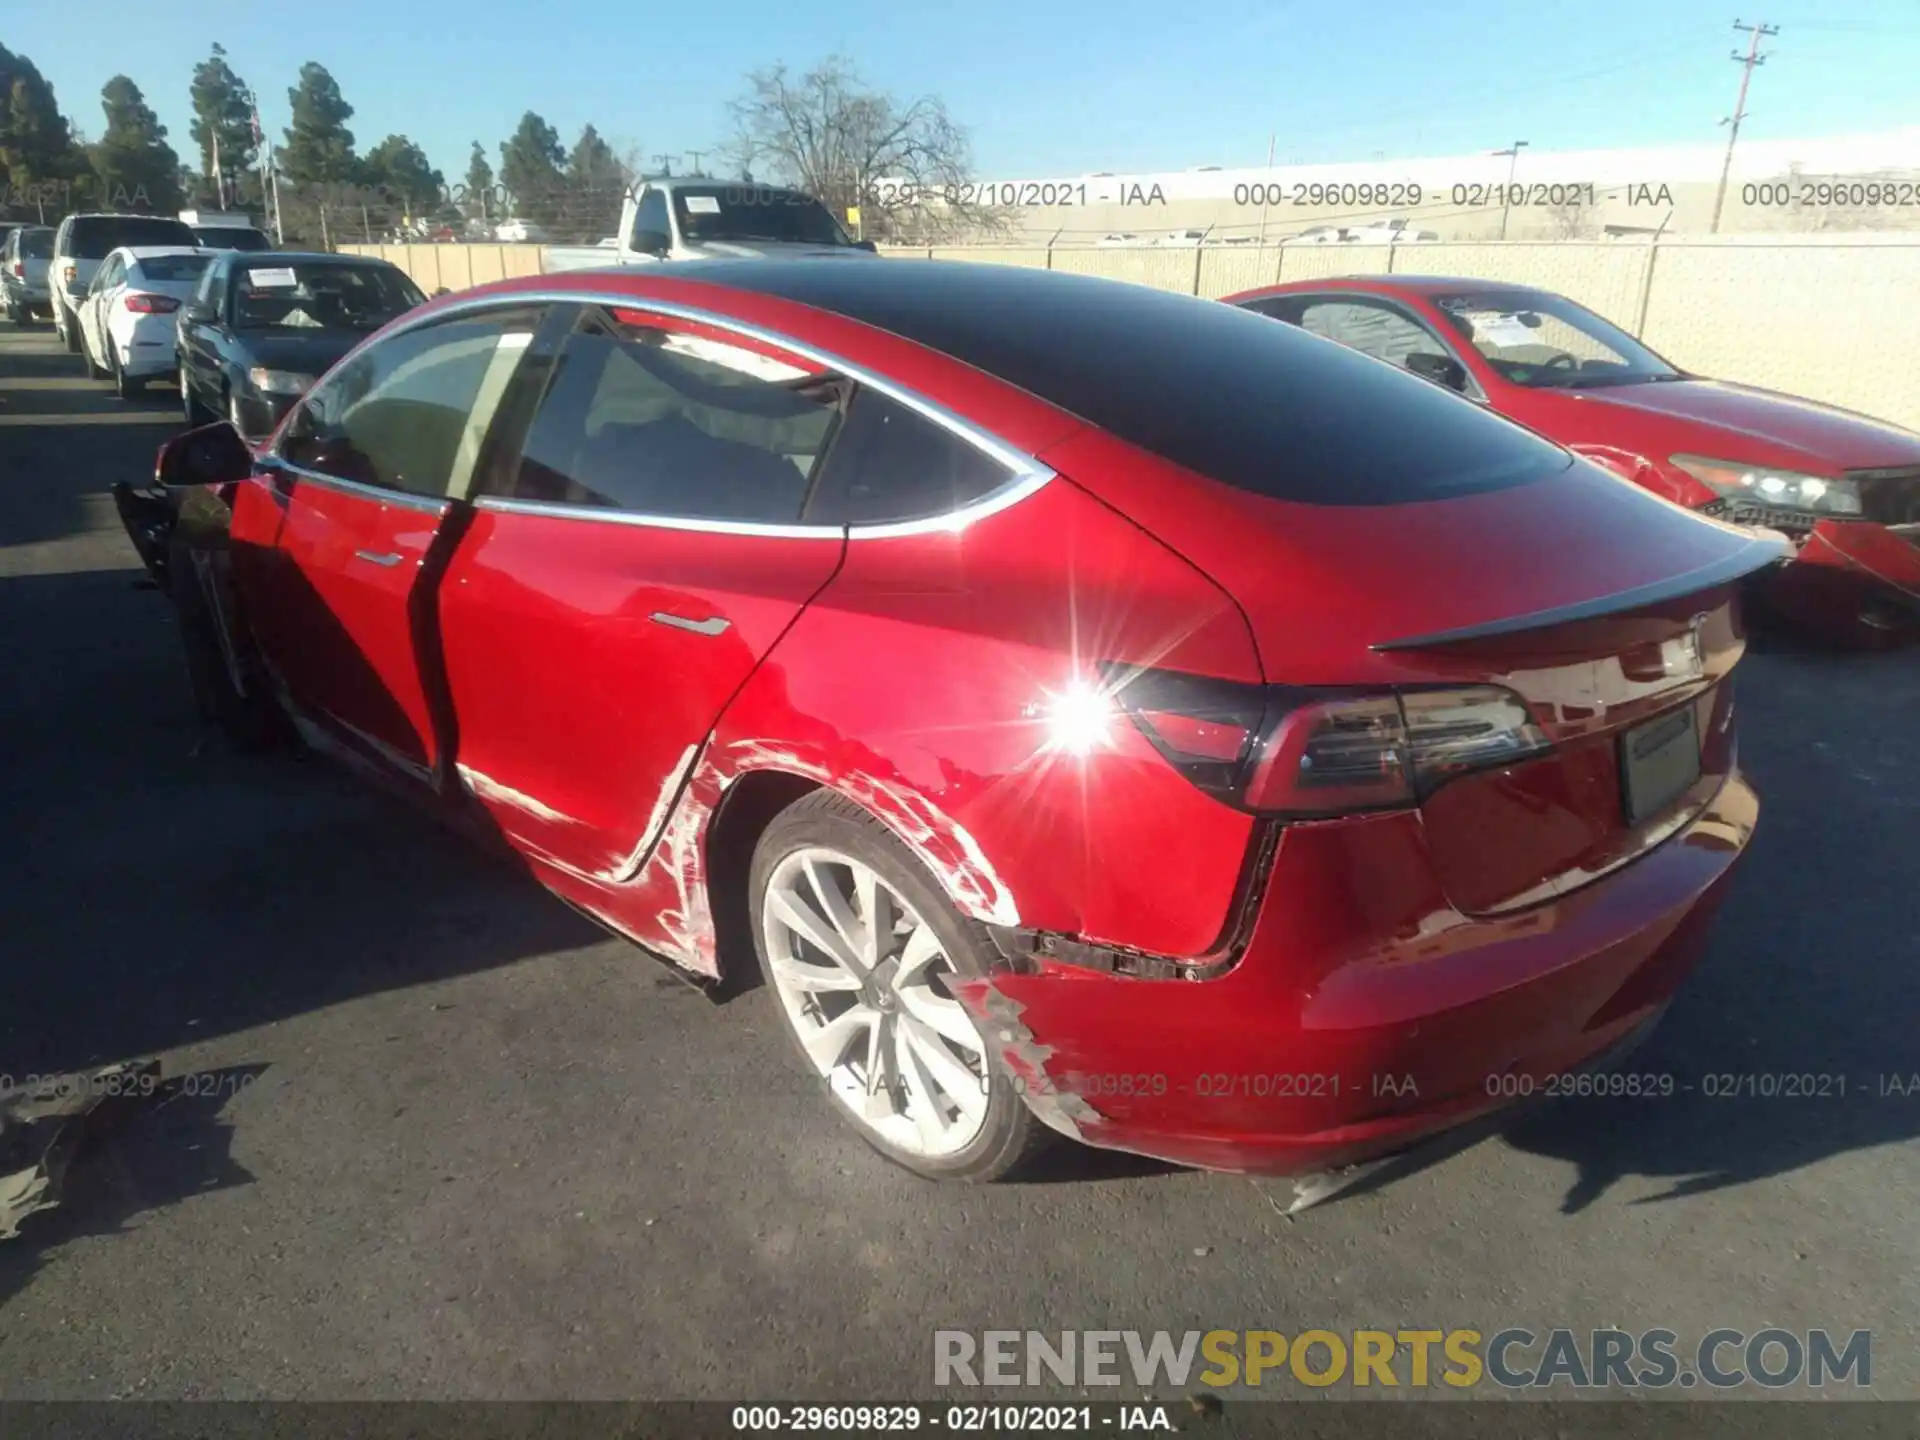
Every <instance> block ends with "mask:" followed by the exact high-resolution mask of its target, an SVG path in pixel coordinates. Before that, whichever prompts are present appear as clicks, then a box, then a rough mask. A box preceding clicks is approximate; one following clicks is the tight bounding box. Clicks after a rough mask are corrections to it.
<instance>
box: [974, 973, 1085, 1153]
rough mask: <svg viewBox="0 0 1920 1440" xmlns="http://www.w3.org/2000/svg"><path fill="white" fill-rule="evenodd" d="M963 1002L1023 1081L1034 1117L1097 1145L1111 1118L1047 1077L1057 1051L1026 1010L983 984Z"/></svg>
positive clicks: (976, 985) (1053, 1077) (1022, 1089)
mask: <svg viewBox="0 0 1920 1440" xmlns="http://www.w3.org/2000/svg"><path fill="white" fill-rule="evenodd" d="M960 998H961V999H962V1000H964V1001H967V1002H969V1008H971V1009H972V1010H973V1011H974V1018H975V1019H977V1020H978V1021H980V1022H981V1025H982V1028H983V1030H984V1032H985V1034H986V1036H987V1039H988V1042H989V1043H990V1044H993V1045H996V1046H998V1047H999V1050H1000V1057H1001V1059H1002V1061H1003V1062H1004V1063H1005V1064H1006V1067H1007V1068H1008V1069H1009V1070H1011V1071H1012V1072H1013V1076H1014V1079H1015V1080H1016V1081H1018V1082H1019V1090H1020V1094H1021V1097H1022V1098H1023V1099H1024V1100H1025V1101H1026V1103H1027V1108H1028V1109H1029V1110H1031V1111H1032V1112H1033V1115H1034V1118H1035V1119H1036V1120H1038V1121H1039V1122H1040V1123H1041V1124H1042V1125H1045V1126H1046V1127H1047V1128H1048V1129H1050V1130H1057V1131H1058V1132H1059V1133H1060V1134H1062V1135H1065V1136H1066V1137H1067V1138H1068V1139H1070V1140H1079V1141H1081V1142H1083V1143H1085V1142H1090V1141H1092V1140H1093V1138H1094V1132H1097V1131H1098V1129H1099V1127H1100V1126H1101V1125H1103V1124H1105V1123H1106V1117H1105V1116H1103V1115H1102V1114H1101V1113H1100V1112H1099V1111H1098V1110H1096V1109H1095V1108H1094V1107H1093V1106H1092V1105H1091V1104H1090V1103H1089V1102H1088V1101H1087V1099H1086V1097H1085V1096H1083V1095H1080V1094H1077V1093H1076V1092H1074V1091H1072V1090H1070V1089H1068V1088H1066V1087H1065V1086H1064V1085H1062V1084H1061V1083H1060V1079H1059V1077H1058V1076H1056V1075H1053V1074H1051V1073H1049V1072H1048V1070H1047V1061H1048V1060H1050V1059H1052V1058H1053V1047H1052V1046H1051V1045H1043V1044H1041V1043H1040V1042H1039V1041H1038V1040H1036V1039H1035V1038H1034V1035H1033V1031H1031V1030H1029V1029H1028V1028H1027V1025H1026V1022H1025V1021H1024V1020H1022V1019H1021V1018H1020V1016H1021V1012H1022V1011H1023V1010H1024V1009H1025V1008H1026V1007H1024V1006H1023V1005H1021V1004H1020V1002H1019V1001H1017V1000H1015V999H1013V998H1012V997H1011V996H1008V995H1006V994H1003V993H1002V992H1001V991H999V990H995V989H993V988H992V987H991V985H987V986H985V987H984V988H983V987H982V986H981V983H980V982H978V981H975V982H974V983H973V984H971V985H965V986H962V987H961V991H960Z"/></svg>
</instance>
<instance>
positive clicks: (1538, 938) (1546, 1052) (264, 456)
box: [128, 261, 1785, 1179]
mask: <svg viewBox="0 0 1920 1440" xmlns="http://www.w3.org/2000/svg"><path fill="white" fill-rule="evenodd" d="M160 479H161V480H162V482H163V483H164V484H165V486H166V489H165V491H164V494H165V495H166V496H168V497H171V498H172V500H173V501H174V505H173V508H171V509H169V511H168V514H169V515H170V516H174V517H175V520H171V521H168V522H167V523H162V522H161V521H160V520H158V519H156V517H155V512H154V511H153V510H152V509H151V502H150V501H146V500H143V499H140V498H139V497H135V500H134V502H132V503H129V507H128V513H129V519H130V529H132V531H133V532H134V535H135V539H136V543H137V544H139V545H140V546H141V547H142V549H143V552H144V553H146V554H148V555H149V557H150V558H152V559H153V560H154V561H155V563H156V566H159V565H160V563H161V562H162V560H163V559H165V558H169V557H170V560H171V563H168V564H165V566H164V569H165V573H166V574H167V575H168V576H169V577H170V582H169V589H170V592H171V594H172V596H173V598H174V600H175V602H176V603H177V604H178V605H179V606H180V607H181V615H182V623H183V628H184V630H185V632H186V633H187V635H188V636H189V641H190V643H189V653H190V656H191V657H194V658H195V659H196V663H195V666H194V673H195V675H196V677H197V684H198V686H199V688H200V693H201V696H202V698H203V700H204V701H205V702H206V703H207V704H208V705H209V706H210V707H211V709H212V711H213V713H214V714H215V715H217V716H218V717H219V718H220V719H221V720H222V721H223V722H224V723H225V724H226V726H227V727H228V728H229V729H230V730H231V731H232V732H233V733H234V734H235V735H236V736H249V735H258V734H261V733H265V732H266V730H267V729H268V728H270V727H271V726H272V725H277V724H278V723H279V721H278V719H276V718H275V717H280V716H285V717H290V718H291V720H292V722H293V723H294V725H295V726H296V727H297V729H298V732H299V733H300V734H301V735H302V736H304V737H305V739H306V741H307V742H308V743H309V744H311V745H313V746H315V747H317V748H322V749H325V750H328V751H331V752H334V753H336V754H338V755H339V756H341V757H344V758H345V759H347V760H349V761H350V762H352V763H353V764H355V765H356V766H358V767H360V768H362V769H364V770H367V771H369V772H371V773H373V774H375V775H377V776H379V777H381V778H382V779H384V780H385V781H387V782H389V783H390V784H392V785H394V786H397V787H400V788H402V789H404V790H407V791H409V792H411V793H413V794H415V795H417V796H419V797H420V798H421V799H422V800H423V801H424V802H425V803H427V804H429V805H431V806H434V807H437V808H439V809H440V810H442V811H443V812H445V813H446V814H447V815H448V816H449V817H452V818H453V819H455V820H457V821H458V822H459V823H461V824H463V825H465V826H468V827H470V828H472V829H473V830H475V831H477V832H480V833H482V834H484V835H487V836H490V837H493V838H496V839H499V840H503V841H504V842H505V844H506V845H507V846H508V847H510V848H511V850H512V851H513V852H514V853H516V854H517V855H518V856H520V857H522V859H523V861H524V863H525V865H526V866H527V867H528V868H529V869H531V871H532V872H533V873H534V874H535V875H536V876H537V877H538V878H539V879H540V880H541V881H542V882H544V883H545V884H546V885H547V886H548V887H550V888H551V889H552V890H553V891H555V892H556V893H558V894H559V895H561V896H562V897H564V898H565V899H567V900H568V901H570V902H571V903H572V904H574V905H575V906H577V907H579V908H580V909H581V910H583V911H586V912H588V913H589V914H591V915H593V916H596V917H598V919H600V920H601V921H602V922H604V923H605V924H606V925H607V926H608V927H610V928H611V929H613V930H615V931H617V932H619V933H620V934H622V935H625V936H628V937H630V938H631V939H632V940H634V941H636V942H638V943H639V944H640V945H641V946H644V947H645V948H646V949H648V950H650V951H652V952H654V953H656V954H658V955H660V956H663V957H665V958H666V959H668V960H670V961H671V962H673V963H674V964H675V965H678V966H680V967H683V968H684V969H685V970H687V971H689V972H692V973H693V974H695V975H697V976H702V977H710V978H713V979H715V980H719V979H721V978H723V977H724V976H725V975H726V974H727V973H728V972H737V969H738V967H741V966H745V967H748V969H751V968H752V967H753V966H754V959H753V958H752V955H750V954H749V951H750V950H751V951H753V952H757V956H758V962H759V967H760V969H761V971H762V972H763V973H764V978H765V980H766V982H767V989H768V991H769V992H770V994H771V997H772V1003H773V1004H774V1005H775V1008H776V1009H777V1012H778V1014H779V1016H780V1018H781V1021H782V1023H783V1024H784V1025H785V1026H786V1027H787V1028H788V1030H789V1031H790V1032H791V1035H792V1038H793V1041H794V1044H795V1048H796V1051H797V1055H798V1058H799V1061H800V1063H802V1064H804V1065H805V1066H806V1067H808V1069H809V1070H810V1071H811V1072H812V1073H813V1074H815V1075H817V1076H818V1077H820V1079H821V1080H822V1082H823V1090H824V1091H825V1093H826V1094H827V1096H828V1097H829V1099H830V1103H831V1105H832V1107H833V1108H834V1109H835V1110H836V1111H837V1112H838V1113H839V1114H840V1115H841V1116H842V1117H843V1118H844V1119H845V1120H846V1121H847V1122H848V1123H849V1124H850V1125H851V1126H852V1127H853V1128H854V1129H855V1130H856V1131H858V1132H859V1134H861V1135H862V1136H863V1137H864V1138H865V1139H867V1140H868V1141H870V1142H871V1143H872V1144H873V1145H874V1146H876V1147H877V1148H878V1149H879V1150H880V1151H881V1152H882V1153H884V1154H885V1155H887V1156H889V1157H891V1158H892V1159H894V1160H896V1161H898V1162H899V1163H901V1164H903V1165H906V1166H908V1167H911V1168H912V1169H914V1170H917V1171H919V1172H921V1173H923V1174H926V1175H929V1176H935V1177H943V1178H960V1179H987V1178H994V1177H997V1176H1000V1175H1002V1174H1004V1173H1006V1172H1008V1171H1009V1170H1011V1169H1012V1168H1013V1167H1014V1166H1015V1165H1016V1164H1017V1163H1018V1162H1019V1161H1020V1160H1021V1159H1022V1158H1023V1157H1024V1156H1025V1155H1026V1154H1027V1153H1028V1152H1029V1151H1030V1150H1031V1149H1032V1148H1033V1147H1034V1145H1035V1143H1036V1142H1037V1141H1038V1140H1039V1139H1041V1138H1042V1137H1045V1136H1047V1135H1049V1134H1050V1133H1051V1132H1054V1131H1059V1132H1064V1133H1065V1134H1067V1135H1070V1136H1074V1137H1077V1138H1079V1139H1081V1140H1084V1141H1087V1142H1090V1143H1093V1144H1096V1145H1102V1146H1110V1147H1117V1148H1123V1149H1128V1150H1134V1151H1139V1152H1144V1153H1147V1154H1151V1155H1155V1156H1161V1157H1165V1158H1167V1159H1171V1160H1174V1161H1179V1162H1187V1163H1191V1164H1195V1165H1202V1166H1211V1167H1218V1168H1223V1169H1230V1170H1242V1171H1253V1172H1267V1173H1302V1172H1318V1171H1324V1170H1328V1169H1331V1168H1334V1167H1338V1166H1342V1165H1345V1164H1348V1163H1349V1162H1353V1161H1357V1160H1361V1159H1364V1158H1368V1157H1373V1156H1378V1155H1381V1154H1384V1153H1387V1152H1396V1151H1400V1150H1403V1149H1405V1148H1406V1147H1408V1146H1409V1145H1410V1144H1412V1142H1415V1141H1417V1140H1419V1139H1421V1138H1422V1137H1424V1136H1427V1135H1429V1134H1431V1133H1434V1132H1438V1131H1442V1130H1446V1129H1448V1128H1449V1127H1452V1126H1454V1125H1457V1124H1459V1123H1461V1122H1464V1121H1467V1120H1470V1119H1475V1118H1476V1117H1480V1116H1482V1115H1483V1114H1485V1113H1486V1112H1490V1111H1492V1110H1494V1109H1496V1108H1498V1107H1500V1106H1502V1105H1504V1104H1506V1103H1507V1102H1508V1101H1510V1100H1511V1099H1512V1098H1513V1097H1515V1096H1517V1095H1520V1094H1524V1093H1527V1092H1528V1091H1530V1090H1535V1089H1537V1088H1544V1087H1546V1086H1548V1085H1550V1084H1551V1083H1553V1081H1554V1078H1555V1077H1559V1076H1563V1075H1568V1074H1573V1073H1575V1072H1581V1073H1585V1071H1586V1070H1587V1068H1588V1067H1594V1066H1598V1065H1604V1064H1606V1063H1608V1061H1609V1059H1610V1057H1612V1056H1614V1055H1615V1054H1617V1053H1618V1052H1619V1050H1620V1049H1621V1047H1623V1046H1625V1045H1626V1044H1628V1043H1630V1042H1631V1041H1632V1040H1633V1039H1635V1038H1637V1036H1638V1035H1639V1034H1640V1033H1641V1032H1642V1031H1643V1029H1644V1028H1645V1027H1646V1025H1647V1024H1648V1023H1650V1021H1651V1020H1652V1019H1653V1018H1654V1017H1656V1016H1657V1015H1658V1014H1659V1013H1660V1011H1661V1009H1662V1008H1663V1006H1664V1005H1665V1004H1666V1003H1667V1001H1668V999H1669V998H1670V997H1671V996H1672V994H1673V993H1674V990H1675V988H1676V987H1677V986H1678V985H1679V984H1680V982H1681V980H1682V978H1683V977H1684V976H1685V975H1686V973H1687V971H1688V970H1689V968H1690V967H1691V966H1692V964H1693V963H1694V961H1695V959H1696V957H1697V956H1698V954H1699V952H1700V949H1701V944H1702V941H1703V938H1704V935H1705V932H1706V929H1707V926H1708V922H1709V920H1710V917H1711V916H1712V914H1713V912H1714V909H1715V907H1716V906H1717V905H1718V903H1719V902H1720V900H1721V898H1722V895H1723V892H1724V889H1725V886H1726V883H1727V880H1728V877H1729V875H1730V873H1731V872H1732V871H1733V869H1734V866H1735V864H1736V862H1737V861H1738V860H1739V858H1740V855H1741V853H1742V851H1743V849H1744V848H1745V846H1746V844H1747V841H1748V837H1749V835H1750V834H1751V832H1752V829H1753V825H1754V820H1755V815H1756V809H1757V806H1756V801H1755V798H1754V794H1753V791H1752V790H1751V789H1750V788H1749V787H1748V785H1747V783H1746V781H1745V780H1744V779H1743V778H1742V777H1741V774H1740V771H1739V768H1738V765H1737V762H1736V757H1735V740H1734V732H1735V725H1734V714H1735V707H1734V696H1733V687H1732V684H1731V680H1730V677H1731V672H1732V671H1733V669H1734V666H1735V664H1736V663H1737V661H1738V660H1739V659H1740V656H1741V653H1742V649H1743V639H1742V629H1741V621H1740V617H1739V611H1738V602H1737V582H1739V581H1740V580H1741V579H1742V577H1744V576H1746V575H1748V574H1749V573H1751V572H1753V571H1754V570H1755V569H1756V568H1758V567H1762V566H1765V565H1768V564H1771V563H1774V562H1775V561H1777V560H1779V559H1780V558H1781V557H1782V556H1783V554H1784V553H1785V547H1784V545H1783V543H1782V542H1780V541H1779V540H1778V539H1777V538H1772V537H1765V536H1756V535H1755V534H1753V533H1751V532H1748V531H1743V530H1740V529H1737V528H1735V527H1733V526H1729V525H1725V524H1721V523H1718V522H1716V521H1714V520H1711V519H1707V518H1703V517H1700V516H1696V515H1692V514H1689V513H1687V512H1686V511H1684V510H1682V509H1680V508H1678V507H1676V506H1673V505H1670V504H1668V503H1667V502H1665V501H1664V500H1660V499H1658V498H1656V497H1654V496H1652V495H1649V494H1647V493H1646V492H1645V491H1643V490H1641V489H1639V488H1637V487H1636V486H1634V485H1631V484H1628V483H1626V482H1625V481H1624V480H1622V479H1620V478H1619V477H1618V476H1616V475H1613V474H1610V473H1608V472H1606V471H1604V470H1602V469H1600V468H1598V467H1596V466H1594V465H1591V464H1588V463H1587V462H1585V461H1583V460H1580V459H1578V458H1576V457H1575V456H1574V455H1572V454H1570V453H1569V452H1568V451H1566V450H1563V449H1561V448H1560V447H1558V446H1556V445H1554V444H1551V443H1550V442H1548V441H1546V440H1543V439H1541V438H1540V437H1538V436H1536V435H1534V434H1533V433H1531V432H1530V431H1528V430H1526V429H1523V428H1521V427H1520V426H1517V425H1513V424H1510V423H1508V422H1507V421H1505V420H1503V419H1501V418H1499V417H1498V416H1496V415H1493V414H1490V413H1488V412H1486V411H1483V410H1480V409H1477V408H1475V407H1473V406H1471V405H1464V404H1462V403H1460V401H1459V399H1458V397H1457V396H1454V395H1451V394H1447V393H1445V392H1443V391H1442V390H1440V389H1438V388H1436V387H1434V386H1432V385H1429V384H1427V383H1426V382H1425V381H1423V380H1419V379H1416V378H1414V377H1413V376H1410V375H1407V374H1404V373H1396V372H1395V371H1394V370H1392V369H1390V368H1388V367H1386V366H1383V365H1380V364H1378V363H1376V362H1375V361H1373V360H1371V359H1368V358H1367V357H1365V356H1362V355H1359V354H1356V353H1354V352H1352V351H1349V350H1345V349H1342V348H1341V347H1338V346H1334V345H1327V344H1324V343H1322V342H1321V341H1320V340H1317V339H1315V338H1313V337H1312V336H1309V335H1306V334H1304V333H1302V332H1300V331H1298V330H1296V329H1294V328H1293V327H1291V326H1286V325H1275V324H1273V323H1272V322H1271V321H1269V320H1266V319H1263V318H1261V317H1260V316H1258V315H1255V314H1252V313H1250V312H1248V311H1245V310H1241V309H1236V308H1233V307H1229V306H1225V305H1219V304H1215V303H1212V302H1209V301H1201V300H1195V299H1189V298H1184V297H1180V296H1174V295H1167V294H1162V293H1159V292H1157V291H1153V290H1149V289H1145V288H1140V287H1135V286H1131V285H1124V284H1118V283H1113V282H1108V281H1102V280H1095V279H1090V278H1085V277H1078V276H1072V275H1065V274H1052V273H1047V272H1035V271H1029V270H1022V269H1006V268H997V267H992V266H985V265H965V264H934V263H915V264H905V263H901V264H886V265H842V264H835V263H831V262H827V261H820V262H787V263H776V262H758V261H735V262H718V263H707V264H689V265H685V266H674V267H672V269H671V270H670V271H665V272H661V273H651V272H636V271H632V270H623V271H620V272H618V273H613V272H589V273H580V274H573V275H566V276H545V277H539V278H535V279H527V280H519V281H511V282H507V283H504V284H499V285H491V286H484V287H481V288H479V289H476V290H469V291H466V292H463V293H461V294H459V295H457V296H452V297H448V298H446V299H442V300H439V301H436V302H434V303H432V304H429V305H427V306H425V307H423V308H421V309H420V310H418V311H415V312H414V313H412V314H411V315H409V316H406V317H404V318H403V319H401V320H399V321H397V322H395V323H393V324H392V325H390V326H388V327H387V328H386V329H385V330H384V331H382V332H381V333H380V334H378V335H377V336H375V337H373V338H372V339H371V340H370V341H369V342H367V343H365V344H364V345H363V346H362V347H361V348H360V349H359V350H357V351H356V352H354V353H352V354H351V355H349V356H348V357H347V358H346V359H345V360H343V361H342V362H341V363H340V364H339V365H338V366H336V367H335V368H334V369H333V370H332V371H331V372H330V373H329V374H328V375H326V376H325V377H323V378H322V379H321V380H320V382H319V383H318V384H316V385H315V386H314V387H313V388H312V390H311V391H310V392H309V393H308V394H307V396H306V397H305V399H304V401H303V402H302V403H301V404H300V405H299V406H298V407H297V408H295V409H294V410H293V411H291V412H290V413H289V415H288V416H287V418H286V419H285V420H284V421H283V423H282V424H281V426H280V428H279V430H278V432H277V433H276V434H275V435H274V437H273V438H272V439H271V440H270V441H269V442H267V443H266V444H265V445H263V446H261V447H260V448H259V449H258V451H257V452H249V451H248V450H247V449H246V448H245V447H244V446H243V445H241V444H240V443H239V442H238V440H237V438H236V437H234V436H233V435H232V434H231V433H230V432H226V431H224V430H223V429H222V428H221V427H218V426H214V427H208V428H206V429H202V430H197V431H192V432H189V433H188V434H187V435H186V436H184V437H181V438H180V439H178V440H176V441H174V442H173V443H172V444H170V445H169V446H168V447H167V448H166V449H165V450H163V452H162V456H161V461H160ZM176 522H177V523H176ZM163 551H164V552H165V553H164V555H163ZM1616 1073H1617V1072H1616Z"/></svg>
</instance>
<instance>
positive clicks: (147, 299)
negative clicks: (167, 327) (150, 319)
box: [120, 295, 180, 315]
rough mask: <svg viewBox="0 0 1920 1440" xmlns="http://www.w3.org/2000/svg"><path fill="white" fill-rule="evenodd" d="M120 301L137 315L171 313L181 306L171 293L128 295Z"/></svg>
mask: <svg viewBox="0 0 1920 1440" xmlns="http://www.w3.org/2000/svg"><path fill="white" fill-rule="evenodd" d="M120 303H121V304H123V305H125V306H126V307H127V309H129V310H131V311H133V312H134V313H135V314H136V315H170V314H172V313H173V312H174V311H175V310H178V309H179V308H180V302H179V301H178V300H176V299H174V298H173V297H172V296H171V295H128V296H126V297H125V298H124V299H122V301H121V302H120Z"/></svg>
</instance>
